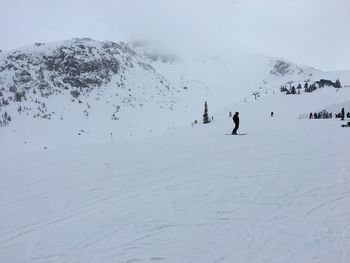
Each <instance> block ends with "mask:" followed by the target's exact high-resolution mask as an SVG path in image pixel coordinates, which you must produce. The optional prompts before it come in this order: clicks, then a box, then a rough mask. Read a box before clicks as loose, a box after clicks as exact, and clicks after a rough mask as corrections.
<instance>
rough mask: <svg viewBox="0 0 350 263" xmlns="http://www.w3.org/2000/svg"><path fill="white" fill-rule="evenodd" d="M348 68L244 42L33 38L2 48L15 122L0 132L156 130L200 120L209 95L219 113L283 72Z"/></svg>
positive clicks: (82, 138)
mask: <svg viewBox="0 0 350 263" xmlns="http://www.w3.org/2000/svg"><path fill="white" fill-rule="evenodd" d="M348 75H349V74H348V72H346V71H344V72H332V73H324V72H321V71H319V70H317V69H314V68H311V67H308V66H303V65H298V64H295V63H292V62H290V61H286V60H283V59H279V58H270V57H267V56H262V55H257V54H247V53H243V52H232V53H230V54H224V55H221V56H216V57H212V56H209V55H207V54H206V55H201V56H198V55H194V54H193V55H185V54H182V55H178V54H173V53H171V52H164V51H159V50H158V49H155V48H154V47H151V46H149V45H145V44H143V43H141V42H139V43H129V44H126V43H114V42H110V41H105V42H100V41H95V40H91V39H88V38H82V39H71V40H67V41H62V42H56V43H36V44H35V45H33V46H29V47H24V48H20V49H17V50H14V51H10V52H1V53H0V121H1V126H3V127H5V128H4V129H10V130H6V131H1V130H2V129H0V132H2V133H3V135H2V138H4V143H5V144H6V143H7V142H10V141H11V142H12V141H13V139H11V138H12V137H13V136H14V137H15V138H16V140H15V141H16V142H17V143H18V144H28V143H29V142H31V143H34V142H35V143H34V144H36V145H43V144H44V145H51V144H52V140H53V138H54V141H61V143H63V144H68V145H71V144H81V143H83V144H85V143H87V142H90V143H94V142H101V141H108V140H113V139H121V138H126V137H130V136H136V137H144V136H151V135H153V134H156V133H160V132H164V131H165V130H168V129H173V128H174V127H176V126H179V125H184V124H188V123H191V122H193V121H194V120H201V118H202V114H203V105H204V101H208V105H209V114H210V115H216V112H219V111H221V110H222V109H223V108H225V107H227V106H229V105H238V104H240V103H242V102H248V101H249V100H253V98H254V97H253V96H252V93H253V92H259V94H260V96H268V95H272V94H274V93H276V92H279V88H280V85H283V84H285V83H286V82H291V81H293V83H303V82H304V81H307V80H308V81H317V80H319V79H320V78H327V77H330V78H331V79H332V80H333V81H335V79H337V78H340V79H341V80H342V78H343V77H344V76H348ZM349 83H350V81H349ZM345 84H346V83H345ZM6 127H7V128H6ZM29 127H30V128H29ZM9 131H11V132H9ZM42 131H45V132H44V133H45V134H50V135H51V136H49V137H48V136H44V137H43V136H41V135H40V134H42ZM11 136H12V137H11ZM10 137H11V138H10ZM9 147H13V146H12V145H11V144H10V143H9Z"/></svg>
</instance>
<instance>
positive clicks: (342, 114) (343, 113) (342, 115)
mask: <svg viewBox="0 0 350 263" xmlns="http://www.w3.org/2000/svg"><path fill="white" fill-rule="evenodd" d="M344 118H345V109H344V108H342V109H341V120H342V121H343V120H344Z"/></svg>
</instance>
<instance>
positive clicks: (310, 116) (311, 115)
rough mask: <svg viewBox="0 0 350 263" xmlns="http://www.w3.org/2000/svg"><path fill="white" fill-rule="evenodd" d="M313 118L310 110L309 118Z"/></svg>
mask: <svg viewBox="0 0 350 263" xmlns="http://www.w3.org/2000/svg"><path fill="white" fill-rule="evenodd" d="M312 118H313V114H312V112H310V115H309V119H310V120H311V119H312Z"/></svg>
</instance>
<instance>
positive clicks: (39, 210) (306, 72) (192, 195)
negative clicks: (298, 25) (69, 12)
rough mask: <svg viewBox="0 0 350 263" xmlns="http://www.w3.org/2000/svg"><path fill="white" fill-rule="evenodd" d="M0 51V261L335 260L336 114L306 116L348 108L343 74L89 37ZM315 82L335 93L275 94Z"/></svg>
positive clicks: (343, 170) (340, 167) (344, 241)
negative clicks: (235, 116)
mask: <svg viewBox="0 0 350 263" xmlns="http://www.w3.org/2000/svg"><path fill="white" fill-rule="evenodd" d="M0 54H1V55H0V56H1V58H0V66H1V67H0V71H1V72H0V79H1V84H0V89H1V95H0V101H1V114H2V119H1V121H2V125H4V124H6V126H4V127H2V128H0V145H1V149H2V150H1V151H0V160H1V173H0V197H1V198H0V215H1V216H0V261H1V262H16V263H17V262H35V263H41V262H43V263H44V262H93V263H95V262H123V263H126V262H128V263H131V262H174V263H175V262H176V263H177V262H251V263H262V262H301V263H310V262H320V263H321V262H322V263H328V262H348V260H349V255H350V228H349V219H350V218H349V215H350V210H349V198H350V177H349V175H350V163H349V160H348V159H349V147H348V146H349V143H350V136H349V131H350V128H343V127H342V126H341V124H344V123H346V122H348V121H350V119H347V120H345V121H344V122H342V121H340V120H339V119H335V118H333V119H312V120H311V119H310V120H309V119H307V116H308V115H309V113H310V112H318V111H321V110H328V111H330V112H333V114H335V113H336V112H339V111H340V110H341V108H342V107H344V108H345V110H346V112H349V111H350V89H349V88H348V87H349V86H350V74H349V71H337V72H321V71H318V70H316V69H313V68H310V67H307V66H301V65H297V64H294V63H291V62H288V61H285V60H283V59H275V58H269V57H265V56H260V55H254V54H235V55H232V54H231V55H227V56H226V57H225V56H224V57H215V58H212V57H206V56H203V57H195V56H194V57H181V56H175V55H169V54H167V53H166V52H165V53H163V52H159V51H157V50H152V49H150V48H149V47H145V46H142V45H140V44H139V45H136V46H135V45H132V44H123V43H119V44H117V43H112V42H97V41H93V40H89V39H73V40H69V41H64V42H60V43H53V44H40V43H38V44H36V45H35V46H33V47H27V48H22V49H19V50H15V51H12V52H7V53H0ZM321 78H322V79H329V80H331V81H335V80H336V79H340V82H341V83H342V85H343V88H340V89H336V88H334V87H325V88H322V89H321V88H318V89H317V90H315V91H313V92H312V93H305V92H301V94H300V95H297V94H296V95H286V94H284V93H282V92H280V85H285V84H286V83H287V82H289V83H291V85H297V84H298V83H304V81H305V82H307V81H308V82H314V81H317V80H320V79H321ZM255 91H258V92H259V93H260V97H257V98H256V99H255V97H253V96H252V95H251V94H252V92H255ZM204 100H208V105H209V114H210V115H212V116H214V120H213V121H212V122H211V123H210V124H205V125H201V124H198V125H194V124H193V120H194V118H197V119H198V120H199V121H200V119H201V117H202V114H203V104H204ZM234 111H239V112H240V129H239V132H240V133H246V136H226V135H225V133H230V132H231V130H232V128H233V125H232V118H231V117H229V116H230V114H229V113H230V112H234ZM271 111H273V112H274V115H273V117H270V112H271ZM5 112H6V115H7V114H8V115H7V116H6V118H5V116H4V114H5ZM8 116H11V119H12V120H11V122H9V123H7V121H8ZM305 116H306V117H305ZM333 116H334V115H333ZM4 120H5V122H6V123H4ZM191 122H192V125H191ZM166 130H167V131H166ZM135 137H137V138H135Z"/></svg>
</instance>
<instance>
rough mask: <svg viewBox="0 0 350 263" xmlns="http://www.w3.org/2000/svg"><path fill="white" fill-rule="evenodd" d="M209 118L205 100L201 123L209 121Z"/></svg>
mask: <svg viewBox="0 0 350 263" xmlns="http://www.w3.org/2000/svg"><path fill="white" fill-rule="evenodd" d="M209 122H210V118H209V115H208V105H207V102H205V103H204V114H203V123H209Z"/></svg>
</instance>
